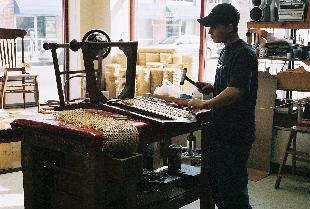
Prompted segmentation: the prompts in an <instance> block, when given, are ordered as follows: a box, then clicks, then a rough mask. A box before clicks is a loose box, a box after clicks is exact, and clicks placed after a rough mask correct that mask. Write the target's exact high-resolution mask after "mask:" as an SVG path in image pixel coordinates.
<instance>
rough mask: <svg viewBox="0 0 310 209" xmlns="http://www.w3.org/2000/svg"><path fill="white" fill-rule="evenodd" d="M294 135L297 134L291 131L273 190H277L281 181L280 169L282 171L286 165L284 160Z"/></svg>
mask: <svg viewBox="0 0 310 209" xmlns="http://www.w3.org/2000/svg"><path fill="white" fill-rule="evenodd" d="M296 134H297V132H296V131H295V130H291V133H290V137H289V140H288V143H287V145H286V149H285V153H284V156H283V159H282V164H281V165H280V168H279V171H278V176H277V180H276V183H275V186H274V188H275V189H278V188H279V186H280V182H281V179H282V169H283V167H284V166H285V164H286V160H287V157H288V154H289V153H288V150H289V149H290V147H291V144H292V140H293V139H294V138H296Z"/></svg>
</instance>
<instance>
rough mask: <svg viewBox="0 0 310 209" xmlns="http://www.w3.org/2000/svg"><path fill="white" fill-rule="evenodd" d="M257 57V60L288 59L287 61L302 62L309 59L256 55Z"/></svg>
mask: <svg viewBox="0 0 310 209" xmlns="http://www.w3.org/2000/svg"><path fill="white" fill-rule="evenodd" d="M257 59H259V60H279V61H288V62H292V61H294V62H304V63H306V64H307V63H308V62H309V61H307V60H298V59H287V58H284V57H258V58H257Z"/></svg>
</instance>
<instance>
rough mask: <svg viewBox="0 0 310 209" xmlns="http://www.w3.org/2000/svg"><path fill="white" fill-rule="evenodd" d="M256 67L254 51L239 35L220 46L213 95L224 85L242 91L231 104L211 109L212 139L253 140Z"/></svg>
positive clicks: (224, 141) (230, 142) (232, 142)
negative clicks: (221, 47) (221, 48)
mask: <svg viewBox="0 0 310 209" xmlns="http://www.w3.org/2000/svg"><path fill="white" fill-rule="evenodd" d="M257 71H258V64H257V57H256V54H255V52H254V50H253V49H252V47H251V46H249V45H248V44H246V43H245V42H244V41H243V40H242V39H240V40H238V41H236V42H234V43H232V44H231V45H229V46H227V47H225V48H224V49H223V50H222V52H221V55H220V58H219V61H218V65H217V70H216V76H215V83H214V92H213V95H214V96H217V95H218V94H220V93H221V92H222V91H223V90H224V89H225V88H227V87H236V88H241V89H243V90H244V92H245V93H244V95H243V97H242V98H241V100H239V101H237V102H236V103H234V104H231V105H228V106H224V107H218V108H214V109H212V120H211V127H212V130H214V131H213V134H214V137H213V139H215V141H214V142H217V143H221V144H227V145H250V144H252V143H253V141H254V140H255V105H256V97H257V83H258V81H257V73H258V72H257Z"/></svg>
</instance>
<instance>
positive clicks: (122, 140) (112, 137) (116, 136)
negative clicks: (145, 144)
mask: <svg viewBox="0 0 310 209" xmlns="http://www.w3.org/2000/svg"><path fill="white" fill-rule="evenodd" d="M55 116H56V118H57V119H58V120H60V121H63V122H65V123H68V124H73V125H75V126H78V127H81V128H89V129H95V130H97V131H100V132H102V137H103V139H104V140H103V142H104V146H103V148H102V149H103V151H105V152H109V153H120V152H126V153H127V152H135V151H136V149H137V146H138V140H139V133H138V130H137V128H136V127H135V126H134V125H133V124H131V123H129V122H128V121H126V120H117V119H115V118H113V117H111V116H105V115H100V114H96V113H92V112H89V111H85V110H82V109H76V110H64V111H60V112H58V113H56V114H55Z"/></svg>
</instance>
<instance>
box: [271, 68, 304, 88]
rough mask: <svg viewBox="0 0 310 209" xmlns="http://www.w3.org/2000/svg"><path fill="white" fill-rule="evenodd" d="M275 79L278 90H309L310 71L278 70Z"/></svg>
mask: <svg viewBox="0 0 310 209" xmlns="http://www.w3.org/2000/svg"><path fill="white" fill-rule="evenodd" d="M277 79H278V89H279V90H292V91H310V72H307V71H305V72H287V71H285V72H280V73H278V74H277Z"/></svg>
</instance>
